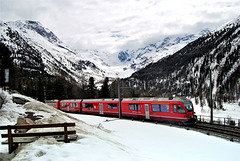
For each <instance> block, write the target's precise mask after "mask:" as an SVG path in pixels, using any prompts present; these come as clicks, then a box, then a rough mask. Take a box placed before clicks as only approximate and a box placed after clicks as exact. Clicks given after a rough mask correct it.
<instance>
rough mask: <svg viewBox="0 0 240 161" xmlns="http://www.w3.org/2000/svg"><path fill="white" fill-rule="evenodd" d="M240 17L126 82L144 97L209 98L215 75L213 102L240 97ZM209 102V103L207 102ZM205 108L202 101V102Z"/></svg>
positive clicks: (151, 65) (148, 67)
mask: <svg viewBox="0 0 240 161" xmlns="http://www.w3.org/2000/svg"><path fill="white" fill-rule="evenodd" d="M239 47H240V17H238V18H236V19H235V20H234V21H232V22H230V23H228V24H226V25H224V26H222V27H221V28H218V29H217V30H214V31H212V32H210V33H208V34H205V35H204V36H202V37H200V38H198V39H197V40H195V41H193V42H191V43H189V44H188V45H186V46H185V47H184V48H182V49H181V50H179V51H178V52H176V53H175V54H174V55H172V56H169V57H168V58H166V59H164V60H163V61H161V62H157V63H153V64H150V65H148V66H147V67H146V68H144V69H142V70H140V71H138V72H136V73H134V74H133V75H132V76H131V77H130V78H128V79H126V84H127V85H130V86H131V87H136V89H137V90H139V91H140V93H141V94H142V95H144V94H145V95H147V96H151V95H163V96H169V95H172V94H177V95H185V96H186V95H188V96H192V97H196V96H199V97H200V100H202V98H203V97H205V98H209V82H210V74H209V70H211V73H212V82H213V86H212V90H213V95H214V99H215V100H216V101H217V102H219V104H221V102H222V101H224V102H226V101H234V100H238V98H239V97H240V95H239V91H240V86H239V84H240V75H239V73H240V52H239ZM208 100H209V99H208ZM200 103H201V104H202V101H200Z"/></svg>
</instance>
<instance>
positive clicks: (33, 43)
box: [0, 21, 104, 82]
mask: <svg viewBox="0 0 240 161" xmlns="http://www.w3.org/2000/svg"><path fill="white" fill-rule="evenodd" d="M0 33H1V37H0V42H1V43H3V44H5V46H6V47H7V48H9V49H10V51H11V52H12V56H11V57H12V58H14V60H13V61H14V62H15V63H16V64H18V66H19V68H21V69H23V68H24V67H25V66H26V67H25V68H26V70H29V71H31V70H33V68H34V66H35V67H36V66H42V68H43V69H42V70H43V71H41V72H46V73H47V74H49V75H53V76H63V77H65V79H66V80H75V81H76V82H82V81H87V80H88V78H89V77H91V76H94V78H95V79H97V80H100V79H103V77H104V71H103V70H101V69H99V68H98V67H97V66H96V65H95V64H93V63H92V62H90V61H88V60H85V59H84V58H82V57H80V56H79V55H78V54H77V53H76V52H74V51H73V50H71V49H70V48H68V47H67V46H66V45H64V44H63V43H62V42H61V40H59V39H58V38H57V36H56V35H54V33H53V32H51V31H50V30H49V29H47V28H45V27H43V26H42V25H41V23H39V22H36V21H16V22H6V23H4V22H0ZM36 59H38V61H37V62H38V64H37V63H34V62H36V61H35V60H36ZM30 64H32V65H30ZM27 66H29V68H28V69H27Z"/></svg>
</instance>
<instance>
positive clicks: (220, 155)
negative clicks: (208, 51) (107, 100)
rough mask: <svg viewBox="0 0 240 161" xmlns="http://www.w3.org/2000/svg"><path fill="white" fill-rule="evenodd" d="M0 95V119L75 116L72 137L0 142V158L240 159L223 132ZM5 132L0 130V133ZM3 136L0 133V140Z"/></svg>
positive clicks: (69, 119) (57, 120)
mask: <svg viewBox="0 0 240 161" xmlns="http://www.w3.org/2000/svg"><path fill="white" fill-rule="evenodd" d="M0 96H1V97H2V98H4V104H3V106H2V108H1V109H0V116H1V117H0V125H11V124H15V123H16V121H17V119H18V117H26V116H27V114H26V112H34V115H38V116H39V117H40V119H39V120H36V121H35V123H36V124H41V123H63V122H75V123H76V127H75V129H76V131H77V135H78V140H77V141H72V142H71V143H60V142H56V141H55V139H53V138H51V137H42V138H39V139H38V140H36V141H34V142H32V143H29V144H24V145H21V146H19V147H18V149H17V151H16V152H15V153H12V154H11V155H9V154H8V146H7V145H3V144H0V158H1V159H3V160H8V159H9V160H12V161H19V160H27V161H32V160H34V161H43V160H49V161H55V160H58V161H63V160H71V161H81V160H83V161H85V160H92V161H95V160H105V161H112V160H116V161H122V160H124V161H132V160H137V161H158V160H164V161H179V160H185V161H192V160H196V161H198V160H199V161H201V160H211V161H226V160H230V161H235V160H240V156H239V155H238V152H239V151H240V146H239V143H235V142H230V141H228V140H225V139H222V138H217V137H214V136H209V135H206V134H202V133H199V132H195V131H189V130H185V129H184V128H175V127H171V126H167V125H160V124H154V123H147V122H140V121H131V120H124V119H121V120H119V119H116V118H107V117H98V116H90V115H81V114H69V113H64V112H61V111H58V110H56V109H54V108H53V107H50V106H48V105H46V104H43V103H40V102H38V101H35V100H33V99H31V98H28V97H25V96H22V95H19V94H11V95H10V94H9V93H7V92H4V91H2V90H1V91H0ZM13 97H20V98H24V99H27V100H29V101H30V102H28V103H26V104H24V105H19V104H16V103H13V100H12V99H13ZM195 108H198V107H195ZM106 120H108V121H106ZM30 131H31V130H30ZM5 132H6V131H3V130H1V131H0V134H2V133H5ZM4 140H5V139H3V138H1V137H0V141H4ZM173 154H174V155H173Z"/></svg>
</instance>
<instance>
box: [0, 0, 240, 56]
mask: <svg viewBox="0 0 240 161" xmlns="http://www.w3.org/2000/svg"><path fill="white" fill-rule="evenodd" d="M239 15H240V1H239V0H0V20H2V21H16V20H35V21H39V22H40V23H41V24H42V25H43V26H44V27H47V28H48V29H50V30H51V31H53V32H54V33H55V34H56V35H57V36H58V37H59V38H60V39H61V40H62V41H63V42H64V43H65V44H66V45H68V46H69V47H70V48H72V49H74V50H78V51H79V50H85V49H89V50H92V49H96V50H100V51H106V52H119V51H120V50H125V49H136V48H140V47H144V46H145V45H147V44H149V43H153V42H156V41H158V40H161V39H162V38H163V37H165V36H168V35H174V34H185V33H192V32H198V31H200V30H202V29H206V28H209V29H210V30H212V29H215V28H217V27H219V26H221V25H223V24H224V23H226V22H228V21H231V20H233V19H234V18H236V17H238V16H239Z"/></svg>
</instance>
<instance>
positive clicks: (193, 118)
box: [181, 99, 197, 125]
mask: <svg viewBox="0 0 240 161" xmlns="http://www.w3.org/2000/svg"><path fill="white" fill-rule="evenodd" d="M181 102H182V103H183V105H184V107H185V108H186V110H187V117H188V118H189V119H188V121H187V122H186V124H187V125H193V124H195V123H196V121H197V116H196V115H195V112H194V107H193V104H192V102H191V100H189V99H185V100H184V101H181Z"/></svg>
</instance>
